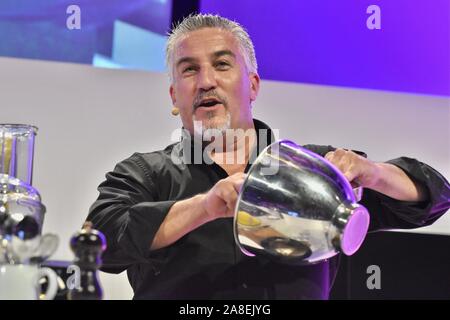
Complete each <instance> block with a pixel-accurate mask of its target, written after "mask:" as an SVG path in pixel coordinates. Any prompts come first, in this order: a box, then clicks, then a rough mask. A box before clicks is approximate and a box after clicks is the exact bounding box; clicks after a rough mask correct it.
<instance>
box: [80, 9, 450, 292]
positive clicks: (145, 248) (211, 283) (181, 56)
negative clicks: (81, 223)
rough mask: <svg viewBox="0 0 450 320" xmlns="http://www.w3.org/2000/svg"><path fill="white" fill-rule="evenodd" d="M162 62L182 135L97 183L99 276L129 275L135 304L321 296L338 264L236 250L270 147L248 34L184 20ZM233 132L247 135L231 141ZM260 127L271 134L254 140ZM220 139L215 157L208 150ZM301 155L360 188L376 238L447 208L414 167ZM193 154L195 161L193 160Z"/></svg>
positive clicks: (437, 184) (436, 184) (440, 187)
mask: <svg viewBox="0 0 450 320" xmlns="http://www.w3.org/2000/svg"><path fill="white" fill-rule="evenodd" d="M166 56H167V67H168V70H169V77H170V81H171V84H170V89H169V92H170V97H171V99H172V102H173V106H174V107H173V110H172V114H174V115H180V117H181V122H182V125H183V128H184V129H185V131H184V134H183V136H182V140H181V141H180V142H178V143H175V144H172V145H170V146H168V147H167V148H166V149H164V150H160V151H155V152H150V153H144V154H142V153H136V154H134V155H132V156H131V157H130V158H128V159H126V160H124V161H122V162H120V163H119V164H118V165H117V166H116V167H115V169H114V171H112V172H109V173H108V174H107V175H106V180H105V181H104V182H103V183H102V184H101V185H100V186H99V192H100V195H99V197H98V199H97V201H96V202H95V203H94V204H93V205H92V207H91V209H90V213H89V216H88V220H90V221H92V222H93V224H94V227H95V228H97V229H99V230H100V231H102V232H103V233H104V234H105V236H106V238H107V241H108V249H107V251H106V252H105V253H104V256H103V259H104V266H103V270H104V271H108V272H115V273H118V272H122V271H124V270H127V272H128V277H129V280H130V283H131V285H132V287H133V290H134V294H135V296H134V297H135V298H136V299H230V298H232V299H238V298H247V299H326V298H328V294H329V289H330V285H331V283H332V279H333V277H334V275H335V269H334V268H333V266H334V265H335V262H336V260H335V259H331V260H329V261H324V262H322V263H319V264H317V265H314V266H307V267H298V266H289V265H283V264H278V263H276V262H274V261H271V260H269V259H267V258H265V257H254V258H250V257H247V256H245V255H244V254H242V253H241V252H240V250H239V249H238V248H237V246H236V244H235V242H234V237H233V221H232V217H233V215H234V208H235V205H236V201H237V198H238V193H239V190H240V187H241V186H242V183H243V181H244V179H245V172H247V171H248V169H249V167H250V163H251V161H250V160H251V159H253V158H254V157H255V156H256V155H257V154H258V152H259V151H260V150H261V148H260V146H262V145H267V144H269V143H270V142H271V141H273V137H272V135H271V134H270V132H271V130H270V128H269V127H268V126H267V125H266V124H264V123H262V122H261V121H258V120H256V119H253V115H252V102H253V101H255V99H256V97H257V95H258V92H259V86H260V78H259V76H258V73H257V63H256V57H255V51H254V48H253V44H252V42H251V40H250V37H249V36H248V34H247V32H246V31H245V30H244V29H243V28H242V27H241V26H240V25H239V24H238V23H236V22H233V21H230V20H228V19H225V18H222V17H219V16H213V15H193V16H189V17H188V18H186V19H185V20H184V21H183V22H181V23H180V24H179V25H178V26H177V27H175V28H174V30H173V31H172V33H171V34H170V36H169V39H168V42H167V52H166ZM230 130H231V131H237V130H241V131H244V132H245V134H244V135H237V136H234V137H233V139H227V134H228V132H229V131H230ZM264 130H265V132H269V134H268V135H267V136H266V137H262V136H261V135H259V134H258V133H259V132H261V131H264ZM211 132H212V134H211ZM205 136H206V137H207V138H206V139H205ZM217 142H220V144H219V145H220V146H221V148H215V149H208V147H209V146H210V144H212V143H217ZM305 147H306V148H308V149H310V150H312V151H313V152H316V153H318V154H320V155H322V156H325V157H326V158H327V159H328V160H329V161H330V162H332V163H334V164H335V165H336V166H337V167H338V168H339V169H340V170H341V171H342V172H343V173H344V175H345V176H346V178H347V179H348V180H349V181H350V182H351V183H353V184H358V185H359V186H362V187H364V188H365V189H366V192H365V193H364V197H363V199H362V204H363V205H364V206H366V207H367V208H368V209H369V211H370V212H374V213H376V215H373V216H372V222H371V226H370V228H371V230H375V229H384V228H394V227H395V228H413V227H418V226H423V225H426V224H430V223H432V222H433V221H435V220H436V219H437V218H438V217H439V216H440V215H442V214H443V213H444V212H445V211H446V210H447V209H448V206H449V205H448V201H447V199H448V198H449V194H450V192H449V187H448V183H446V181H445V179H444V178H443V177H442V176H441V175H440V174H439V173H437V172H436V171H434V170H433V169H432V168H430V167H429V166H427V165H425V164H423V163H421V162H419V161H417V160H414V159H410V158H399V159H394V160H391V161H389V162H387V163H376V162H372V161H370V160H368V159H366V158H365V157H363V156H360V155H358V154H356V153H354V152H352V151H347V150H343V149H335V148H333V147H331V146H317V145H308V146H305ZM196 148H200V151H201V154H202V159H201V160H202V161H200V162H199V163H195V161H194V163H193V162H192V161H191V160H192V157H194V158H195V150H196ZM236 153H237V154H241V155H243V156H242V157H235V154H236ZM230 154H231V157H230ZM238 158H240V159H243V160H242V161H237V160H236V161H227V160H229V159H238ZM206 160H207V161H206ZM405 212H407V213H408V214H405Z"/></svg>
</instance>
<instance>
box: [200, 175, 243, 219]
mask: <svg viewBox="0 0 450 320" xmlns="http://www.w3.org/2000/svg"><path fill="white" fill-rule="evenodd" d="M245 177H246V174H245V173H241V172H239V173H235V174H233V175H231V176H229V177H228V178H226V179H222V180H220V181H218V182H217V183H216V184H215V185H214V187H212V188H211V190H209V191H208V193H206V194H204V195H203V196H204V198H203V207H204V209H205V212H206V214H207V215H208V217H209V219H208V220H214V219H217V218H226V217H233V216H234V209H235V207H236V201H237V199H238V194H239V191H240V189H241V187H242V184H243V183H244V180H245Z"/></svg>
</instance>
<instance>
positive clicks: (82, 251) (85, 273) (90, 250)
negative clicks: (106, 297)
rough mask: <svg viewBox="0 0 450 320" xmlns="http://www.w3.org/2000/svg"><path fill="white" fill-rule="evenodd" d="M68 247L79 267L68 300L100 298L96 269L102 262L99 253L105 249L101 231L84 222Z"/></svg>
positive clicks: (100, 292)
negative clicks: (76, 281)
mask: <svg viewBox="0 0 450 320" xmlns="http://www.w3.org/2000/svg"><path fill="white" fill-rule="evenodd" d="M70 247H71V249H72V251H73V252H74V254H75V260H74V264H75V265H76V266H78V268H79V276H80V278H79V281H78V283H77V285H76V286H74V288H71V289H70V290H69V293H68V299H69V300H101V299H102V298H103V290H102V288H101V286H100V282H99V279H98V269H99V268H100V266H101V264H102V258H101V255H102V253H103V251H105V249H106V239H105V236H104V235H103V233H101V232H100V231H98V230H95V229H93V228H92V223H91V222H89V221H87V222H85V223H84V225H83V228H82V230H81V231H79V232H77V233H75V234H74V235H73V236H72V238H71V239H70Z"/></svg>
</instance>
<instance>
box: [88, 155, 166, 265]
mask: <svg viewBox="0 0 450 320" xmlns="http://www.w3.org/2000/svg"><path fill="white" fill-rule="evenodd" d="M98 191H99V193H100V194H99V197H98V199H97V200H96V201H95V202H94V204H93V205H92V206H91V208H90V210H89V215H88V218H87V220H88V221H91V222H92V223H93V227H94V228H95V229H97V230H99V231H101V232H102V233H103V234H104V235H105V237H106V240H107V249H106V251H105V252H104V253H103V266H102V270H103V271H106V272H112V273H120V272H122V271H124V270H125V269H127V268H128V267H129V266H130V265H132V264H135V263H149V264H152V265H157V264H160V263H162V261H161V260H162V259H163V257H161V255H160V254H159V253H158V251H155V252H150V246H151V244H152V242H153V238H154V237H155V235H156V233H157V231H158V229H159V227H160V226H161V224H162V222H163V220H164V218H165V217H166V215H167V213H168V212H169V210H170V208H171V207H172V205H173V204H174V203H175V201H158V192H157V189H156V186H155V181H154V177H153V175H152V173H151V172H149V168H148V167H146V166H145V165H143V163H142V162H140V160H139V157H138V156H135V155H133V156H132V157H130V158H129V159H127V160H125V161H123V162H121V163H119V164H118V165H117V166H116V167H115V169H114V171H112V172H109V173H107V174H106V180H105V181H104V182H102V183H101V184H100V186H99V187H98Z"/></svg>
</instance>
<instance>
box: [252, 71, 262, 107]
mask: <svg viewBox="0 0 450 320" xmlns="http://www.w3.org/2000/svg"><path fill="white" fill-rule="evenodd" d="M259 81H260V79H259V75H258V74H257V73H250V102H253V101H255V100H256V97H257V96H258V92H259Z"/></svg>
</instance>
